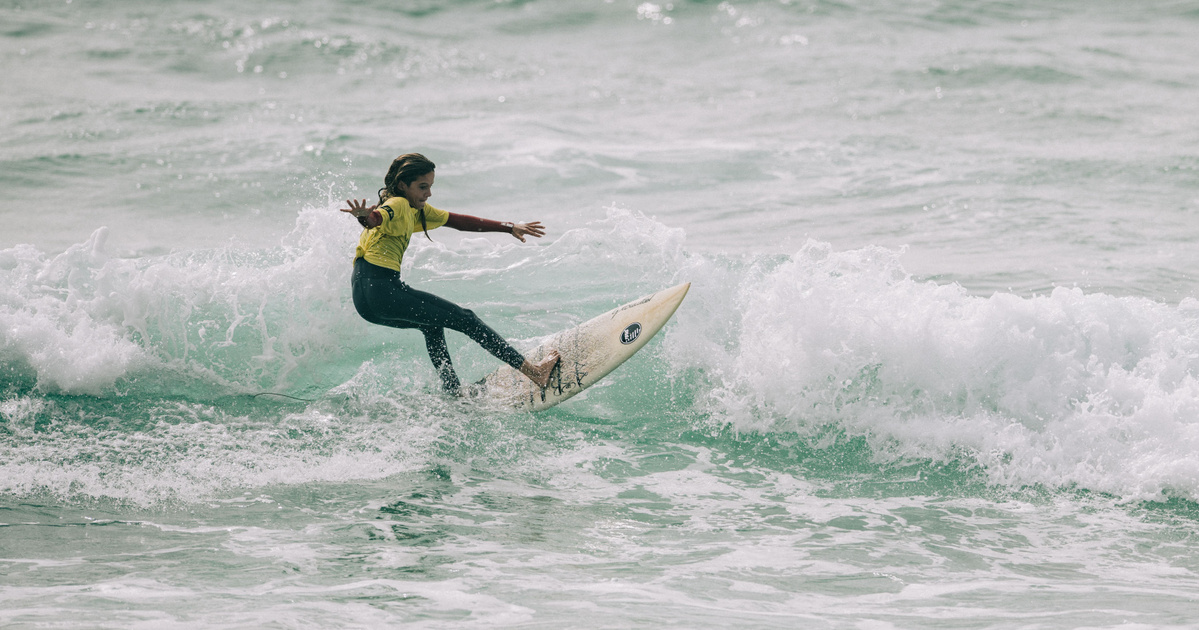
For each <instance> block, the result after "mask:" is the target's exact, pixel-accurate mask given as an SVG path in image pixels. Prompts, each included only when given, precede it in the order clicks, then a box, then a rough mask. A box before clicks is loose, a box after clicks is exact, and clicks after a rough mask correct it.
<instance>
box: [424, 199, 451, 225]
mask: <svg viewBox="0 0 1199 630" xmlns="http://www.w3.org/2000/svg"><path fill="white" fill-rule="evenodd" d="M425 217H426V218H428V219H432V220H436V221H438V222H439V223H445V222H446V221H449V220H450V213H449V212H446V211H445V210H442V209H441V208H434V207H433V206H430V205H429V204H427V203H426V204H425Z"/></svg>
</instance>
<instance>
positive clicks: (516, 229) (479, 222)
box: [364, 202, 545, 243]
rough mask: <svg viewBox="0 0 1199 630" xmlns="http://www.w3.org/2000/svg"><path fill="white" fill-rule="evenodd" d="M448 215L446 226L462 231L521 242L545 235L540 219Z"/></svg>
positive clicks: (451, 213)
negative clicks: (511, 220)
mask: <svg viewBox="0 0 1199 630" xmlns="http://www.w3.org/2000/svg"><path fill="white" fill-rule="evenodd" d="M364 203H365V202H364ZM449 215H450V220H449V221H446V222H445V224H446V227H452V228H454V229H455V230H462V231H464V232H508V233H509V234H511V235H512V236H515V237H516V238H518V239H520V242H522V243H524V242H525V237H526V236H535V237H537V238H541V237H542V236H545V228H544V227H542V226H541V222H540V221H533V222H530V223H509V222H507V221H492V220H491V219H482V218H479V217H472V216H470V215H469V214H455V213H453V212H450V213H449Z"/></svg>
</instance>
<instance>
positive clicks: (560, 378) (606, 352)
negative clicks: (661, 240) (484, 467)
mask: <svg viewBox="0 0 1199 630" xmlns="http://www.w3.org/2000/svg"><path fill="white" fill-rule="evenodd" d="M690 288H691V283H690V282H686V283H683V284H680V285H678V286H674V287H671V288H669V289H664V290H662V291H658V292H657V293H651V294H649V295H646V296H643V297H640V298H637V299H636V300H633V301H632V302H629V303H628V304H625V305H623V306H618V307H616V308H614V309H612V310H610V311H608V312H607V313H604V314H603V315H599V316H597V317H595V318H592V319H591V320H589V321H586V322H584V323H582V324H579V325H578V326H575V327H574V328H571V329H569V330H564V331H562V332H560V333H558V334H556V335H554V336H553V337H551V338H550V339H548V340H547V341H545V342H544V343H542V344H541V345H540V346H538V347H537V348H536V349H534V350H532V351H530V352H527V353H525V357H526V358H528V359H529V360H530V361H533V362H534V363H536V362H537V361H540V360H541V359H542V358H544V357H545V355H547V354H549V352H550V351H551V350H557V351H558V354H559V355H560V356H561V357H562V358H561V360H560V361H559V362H558V367H557V369H555V370H554V375H553V376H552V377H551V378H550V382H549V385H547V386H546V387H538V386H537V385H535V384H534V383H533V381H530V380H529V379H528V378H526V377H525V376H524V375H523V374H521V373H520V372H518V371H517V370H514V369H512V368H511V367H509V366H506V365H505V366H503V367H501V368H500V369H498V370H496V371H495V372H492V373H491V374H488V375H487V376H486V377H484V378H483V380H481V381H479V382H477V383H475V384H474V386H473V387H472V389H473V390H474V393H475V394H476V395H477V396H478V397H479V398H481V399H482V402H483V403H484V404H491V405H496V406H500V407H504V408H512V409H515V410H521V411H541V410H543V409H549V408H550V407H553V406H554V405H557V404H559V403H561V402H563V401H565V400H568V399H570V398H571V397H573V396H575V395H576V394H578V393H579V392H581V391H583V390H585V389H587V388H588V387H591V386H592V385H594V384H595V383H596V382H597V381H599V380H600V379H601V378H603V377H605V376H607V375H608V373H609V372H611V371H612V370H614V369H616V368H617V367H618V366H620V364H621V363H624V362H625V361H626V360H627V359H628V358H629V357H631V356H633V355H634V354H636V353H637V351H638V350H640V349H641V348H643V347H645V344H646V343H648V342H649V340H650V339H652V338H653V336H654V335H656V334H657V333H658V331H659V330H661V329H662V327H663V326H665V325H666V322H667V321H669V320H670V318H671V317H672V316H673V315H674V312H675V311H676V310H677V309H678V308H679V304H681V303H682V302H683V298H684V297H686V295H687V290H688V289H690Z"/></svg>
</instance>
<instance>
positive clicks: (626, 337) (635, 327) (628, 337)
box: [620, 322, 641, 346]
mask: <svg viewBox="0 0 1199 630" xmlns="http://www.w3.org/2000/svg"><path fill="white" fill-rule="evenodd" d="M640 336H641V324H638V323H637V322H633V323H632V324H629V325H628V326H626V327H625V329H624V330H622V331H620V343H623V344H624V345H626V346H627V345H629V344H630V343H633V342H634V341H637V338H638V337H640Z"/></svg>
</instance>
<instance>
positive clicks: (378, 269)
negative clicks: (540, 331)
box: [340, 153, 558, 393]
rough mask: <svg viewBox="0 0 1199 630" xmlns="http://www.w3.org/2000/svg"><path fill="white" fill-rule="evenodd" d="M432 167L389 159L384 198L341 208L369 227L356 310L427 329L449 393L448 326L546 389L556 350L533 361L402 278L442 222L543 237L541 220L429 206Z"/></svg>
mask: <svg viewBox="0 0 1199 630" xmlns="http://www.w3.org/2000/svg"><path fill="white" fill-rule="evenodd" d="M434 168H435V165H434V164H433V162H431V161H429V159H428V158H426V157H425V156H423V155H421V154H419V153H408V154H405V155H401V156H400V157H398V158H396V159H395V161H394V162H392V163H391V168H390V169H388V171H387V177H385V178H384V179H383V184H384V186H383V188H380V189H379V203H377V204H375V205H372V206H367V205H366V200H365V199H363V200H361V201H356V200H353V199H351V200H347V201H346V203H347V204H349V206H350V207H349V208H340V210H341V211H342V212H348V213H350V214H352V215H353V216H354V217H355V218H357V219H358V222H359V223H361V224H362V227H364V228H366V229H365V230H363V232H362V236H361V237H360V238H359V239H358V248H357V249H356V250H355V252H354V274H353V276H352V280H351V282H352V285H353V295H354V308H356V309H357V310H358V314H359V315H361V316H362V318H363V319H365V320H366V321H368V322H371V323H372V324H379V325H382V326H391V327H392V328H415V329H417V330H419V331H421V332H422V333H424V335H425V346H426V347H427V348H428V350H429V358H430V359H432V360H433V367H434V368H436V369H437V373H438V374H439V375H440V376H441V383H442V386H443V387H444V388H445V389H446V391H448V392H452V393H457V392H458V391H459V387H460V383H459V382H458V375H457V374H455V373H454V366H453V364H452V363H451V362H450V352H449V349H448V348H446V344H445V329H446V328H449V329H452V330H457V331H458V332H461V333H463V334H465V335H466V336H468V337H470V338H471V339H473V340H475V342H476V343H478V344H479V345H480V346H483V349H485V350H487V351H488V352H490V353H491V354H493V355H495V356H496V357H497V358H499V359H500V360H501V361H503V362H504V363H507V364H508V365H511V366H512V367H514V368H516V369H517V370H520V372H521V373H522V374H524V375H525V376H527V377H529V379H530V380H532V381H533V382H534V383H536V384H537V385H539V386H541V387H545V386H546V383H547V382H548V381H549V379H550V373H551V372H552V371H553V369H554V365H555V364H556V363H557V362H558V352H557V351H553V352H551V353H550V354H549V356H547V357H546V358H545V359H544V360H542V361H541V362H540V363H536V364H534V363H530V362H529V361H528V360H526V359H525V358H524V357H523V356H522V355H521V354H520V353H519V352H517V351H516V349H515V348H513V347H512V346H511V345H509V344H508V342H507V341H505V340H504V338H503V337H501V336H499V335H498V334H497V333H496V332H495V331H494V330H492V329H491V328H490V327H489V326H488V325H487V324H484V323H483V321H482V320H480V319H479V317H478V316H477V315H475V314H474V312H472V311H470V310H469V309H465V308H462V307H460V306H458V305H457V304H454V303H453V302H450V301H449V300H444V299H442V298H439V297H437V296H436V295H433V294H431V293H426V292H424V291H418V290H416V289H413V288H412V287H410V286H408V284H407V283H405V282H404V281H403V280H401V279H400V262H401V260H402V259H403V258H404V250H406V249H407V248H408V242H409V241H410V240H411V239H412V235H413V234H414V233H416V232H418V231H420V232H423V233H424V234H425V237H426V238H428V237H429V230H431V229H433V228H436V227H440V226H443V225H445V226H449V227H452V228H454V229H456V230H464V231H467V232H508V233H509V234H511V235H512V236H515V237H516V238H518V239H520V241H521V242H522V243H523V242H525V237H526V236H535V237H537V238H541V236H542V235H544V234H545V228H543V227H542V226H541V222H540V221H533V222H531V223H507V222H499V221H492V220H490V219H481V218H478V217H472V216H468V215H465V214H454V213H453V212H446V211H445V210H440V209H438V208H434V207H433V206H431V205H429V204H428V203H426V201H428V199H429V197H430V196H432V195H433V176H434ZM429 240H432V238H429Z"/></svg>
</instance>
